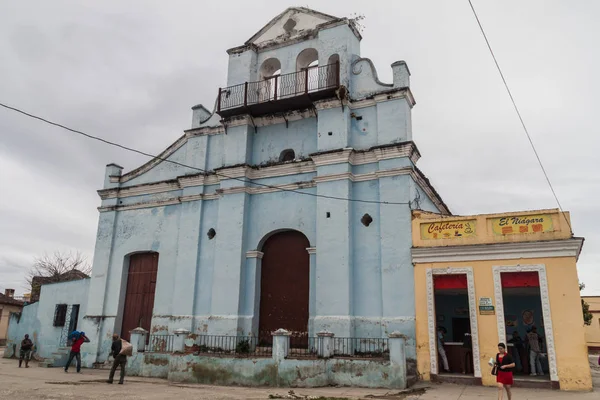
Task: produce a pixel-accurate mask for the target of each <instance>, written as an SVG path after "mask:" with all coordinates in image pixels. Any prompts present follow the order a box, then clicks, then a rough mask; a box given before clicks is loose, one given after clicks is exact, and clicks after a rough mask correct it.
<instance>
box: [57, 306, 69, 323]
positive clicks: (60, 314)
mask: <svg viewBox="0 0 600 400" xmlns="http://www.w3.org/2000/svg"><path fill="white" fill-rule="evenodd" d="M66 319H67V305H66V304H57V305H56V308H55V309H54V326H65V320H66Z"/></svg>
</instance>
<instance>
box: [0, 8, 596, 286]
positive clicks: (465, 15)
mask: <svg viewBox="0 0 600 400" xmlns="http://www.w3.org/2000/svg"><path fill="white" fill-rule="evenodd" d="M289 5H295V4H293V3H292V2H291V1H281V2H277V7H276V8H273V2H269V1H266V0H259V1H255V2H242V1H227V2H220V3H219V2H212V3H206V2H170V3H169V4H166V3H164V2H162V1H142V0H135V1H134V0H131V1H127V2H121V1H116V0H109V1H102V2H86V3H85V4H84V3H82V2H78V1H66V0H64V1H58V0H57V1H53V2H46V1H41V0H37V1H30V2H26V3H25V2H3V3H2V4H0V101H2V102H5V103H8V104H11V105H14V106H18V107H21V108H23V109H25V110H28V111H32V112H34V113H36V114H39V115H41V116H44V117H48V118H49V119H51V120H54V121H56V122H60V123H64V124H66V125H68V126H71V127H73V128H76V129H81V130H83V131H85V132H88V133H91V134H95V135H99V136H102V137H105V138H107V139H109V140H114V141H118V142H121V143H123V144H126V145H130V146H134V147H137V148H140V149H141V150H144V151H147V152H150V153H154V154H157V153H159V152H161V151H162V150H163V149H164V148H166V147H167V146H168V145H170V144H171V143H172V142H173V141H174V140H175V139H176V138H178V137H179V136H180V135H181V134H182V130H183V129H186V128H188V126H189V124H190V118H191V112H190V107H191V106H192V105H195V104H197V103H203V104H204V105H205V106H207V107H208V108H212V105H213V104H214V99H215V94H216V90H217V88H218V86H220V85H223V84H224V83H225V81H226V70H227V54H226V53H225V50H226V49H227V48H230V47H233V46H236V45H239V44H241V43H243V42H244V41H245V40H246V39H248V38H249V37H250V36H251V35H252V34H254V33H255V32H256V31H257V30H258V29H259V28H260V27H261V26H262V25H263V24H265V23H266V22H268V20H269V19H270V18H272V17H273V16H274V15H275V14H277V13H278V12H280V9H281V10H283V9H284V8H285V7H287V6H289ZM309 6H311V7H313V8H316V9H319V10H322V11H323V12H326V13H330V14H334V15H342V16H348V15H350V14H352V13H354V12H356V13H362V14H364V15H365V16H366V20H365V21H364V24H365V26H366V28H365V30H364V32H363V37H364V40H363V42H362V46H361V47H362V49H361V50H362V55H363V56H366V57H370V58H372V59H373V61H374V62H375V65H376V67H377V68H378V73H379V76H380V78H381V79H382V80H384V81H388V82H389V81H391V69H390V67H389V66H390V64H391V63H392V62H394V61H397V60H401V59H402V60H406V61H407V62H408V64H409V66H410V69H411V72H412V77H411V86H412V90H413V92H414V94H415V96H416V99H417V106H416V107H415V109H414V110H413V136H414V140H415V141H416V142H417V144H418V146H419V149H420V151H421V153H422V155H423V158H422V159H421V161H420V168H421V169H423V170H424V172H425V173H426V174H427V175H428V177H429V178H430V179H431V180H432V182H433V184H434V185H435V187H436V189H437V190H438V191H439V192H440V193H441V195H442V196H443V197H444V199H445V200H446V202H447V203H448V204H449V206H450V207H451V209H452V210H453V211H454V212H456V213H459V214H467V213H484V212H496V211H507V210H522V209H531V208H545V207H549V208H553V207H556V204H555V202H554V199H553V198H552V195H551V193H550V191H549V189H548V187H547V184H546V183H545V181H544V177H543V175H542V174H541V171H540V170H539V166H537V161H536V160H535V158H534V155H533V153H532V151H531V148H530V147H529V143H528V142H527V139H526V137H525V136H524V134H523V132H522V128H521V126H520V124H519V121H518V119H517V117H516V115H515V113H514V110H513V109H512V105H511V104H510V101H509V99H508V97H507V94H506V92H505V90H504V87H503V85H502V82H501V80H500V78H499V76H498V73H497V71H496V70H495V67H494V65H493V62H492V60H491V58H490V55H489V53H488V52H487V49H486V47H485V43H484V41H483V39H482V37H481V35H480V34H479V32H478V28H477V25H476V22H475V20H474V19H473V17H472V15H471V11H470V9H469V7H468V4H466V3H461V2H447V1H443V0H427V1H412V2H408V1H404V2H385V4H384V3H382V2H371V3H365V2H363V1H358V0H353V1H337V0H335V1H330V2H326V3H322V4H318V3H314V4H309ZM475 6H476V7H477V9H478V11H479V14H480V18H481V20H482V22H483V24H484V26H485V28H486V30H487V32H488V35H489V37H490V40H491V42H492V46H493V47H494V50H495V52H496V55H497V56H498V58H499V61H500V64H501V66H502V68H503V70H504V72H505V74H506V77H507V79H508V82H509V84H510V85H511V88H512V89H513V93H514V95H515V99H516V101H517V103H518V105H519V106H520V108H521V111H522V113H523V117H524V118H525V121H526V122H527V125H528V127H529V129H530V131H531V135H532V138H533V140H534V143H535V144H536V146H537V148H538V150H539V152H540V155H541V157H542V160H543V161H544V165H545V166H546V168H547V170H548V173H549V174H550V177H551V179H552V182H553V183H554V186H555V188H556V190H557V192H558V194H559V197H560V199H561V201H562V203H563V206H564V207H565V209H567V210H569V211H571V212H572V219H573V228H574V231H575V234H577V235H579V236H585V237H586V238H587V240H586V244H585V246H584V251H583V254H582V256H581V259H580V261H579V272H580V278H581V279H582V280H585V281H586V284H587V291H586V293H588V294H592V293H597V294H600V275H599V273H598V272H597V268H596V266H597V265H598V263H599V261H600V250H598V246H597V245H596V243H598V240H600V237H599V236H600V234H598V233H596V232H597V230H596V228H595V221H596V219H597V216H596V214H597V213H598V207H597V206H596V201H595V199H596V197H597V196H598V194H599V191H600V189H598V188H599V187H600V186H599V183H600V178H599V177H598V175H597V173H596V171H597V170H598V167H600V165H599V164H600V161H599V158H598V156H597V154H596V152H597V149H598V148H599V145H600V138H599V137H598V135H597V134H596V130H597V128H596V125H597V124H596V118H595V115H596V114H597V111H596V108H597V100H596V93H598V91H599V90H598V89H600V76H599V75H598V74H597V73H596V71H598V70H600V56H598V52H597V49H596V48H597V44H596V41H597V40H596V38H597V37H598V36H599V35H600V28H599V27H598V26H597V24H596V21H595V16H596V15H598V14H599V12H600V4H599V3H597V2H595V1H591V0H588V1H580V2H578V3H577V5H576V6H575V5H573V4H570V3H569V4H567V3H565V2H557V1H542V0H536V1H533V0H532V1H529V2H526V3H523V2H520V1H517V0H511V1H504V2H483V1H476V2H475ZM516 10H518V12H517V11H516ZM146 160H147V159H146V158H145V157H142V156H139V155H135V154H129V153H127V152H125V151H123V150H120V149H116V148H112V147H108V146H106V145H104V144H101V143H97V142H94V141H90V140H88V139H85V138H82V137H78V136H76V135H74V134H72V133H69V132H66V131H61V130H60V129H57V128H54V127H51V126H47V125H44V124H42V123H40V122H36V121H32V120H29V119H27V118H25V117H23V116H20V115H17V114H13V113H10V112H8V111H6V110H0V256H1V257H0V286H6V285H12V286H15V287H16V288H17V289H18V290H20V289H22V282H23V273H22V270H23V268H25V267H26V266H27V265H29V263H30V262H31V260H32V259H33V257H34V256H36V255H40V254H43V253H44V252H52V251H54V250H56V249H57V248H60V249H65V250H70V249H72V250H81V251H83V252H84V253H85V254H86V255H87V256H88V258H90V259H91V256H92V254H93V248H94V240H95V232H96V224H97V218H98V216H97V211H96V207H97V206H98V204H99V199H98V197H97V195H96V193H95V191H96V190H97V189H98V188H99V187H100V185H101V184H102V180H103V174H104V165H106V164H107V163H109V162H117V163H118V164H121V165H123V166H124V167H125V168H126V170H130V169H133V168H135V167H137V166H138V165H139V164H140V163H142V162H145V161H146ZM3 168H4V169H5V168H11V170H14V171H15V172H14V173H13V172H10V173H8V172H6V171H2V169H3Z"/></svg>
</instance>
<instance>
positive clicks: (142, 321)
mask: <svg viewBox="0 0 600 400" xmlns="http://www.w3.org/2000/svg"><path fill="white" fill-rule="evenodd" d="M157 273H158V253H155V252H148V253H139V254H133V255H131V256H130V257H129V271H128V273H127V289H126V293H125V306H124V308H123V324H122V328H121V337H122V338H123V339H125V340H129V339H130V332H131V331H132V330H134V329H135V328H137V327H142V328H144V329H145V330H147V331H148V332H150V328H151V324H152V310H153V309H154V293H155V292H156V277H157Z"/></svg>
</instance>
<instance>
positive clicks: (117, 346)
mask: <svg viewBox="0 0 600 400" xmlns="http://www.w3.org/2000/svg"><path fill="white" fill-rule="evenodd" d="M112 339H113V342H112V346H111V349H110V350H111V354H112V356H113V357H114V359H115V360H114V361H113V365H112V368H111V369H110V375H109V376H108V381H107V383H113V378H114V377H115V372H116V371H117V367H119V366H120V367H121V377H120V379H119V385H122V384H123V379H125V367H126V365H127V356H131V355H133V347H132V346H131V343H129V342H128V341H126V340H124V339H121V338H119V335H117V334H116V333H115V334H114V335H113V337H112Z"/></svg>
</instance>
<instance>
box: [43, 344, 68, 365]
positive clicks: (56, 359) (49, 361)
mask: <svg viewBox="0 0 600 400" xmlns="http://www.w3.org/2000/svg"><path fill="white" fill-rule="evenodd" d="M70 351H71V348H70V347H59V348H58V349H57V350H56V351H55V352H54V353H52V355H51V357H50V358H44V359H42V360H41V361H40V362H39V364H38V366H40V367H42V368H50V367H63V368H64V366H65V365H66V364H67V360H68V359H69V353H70Z"/></svg>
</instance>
